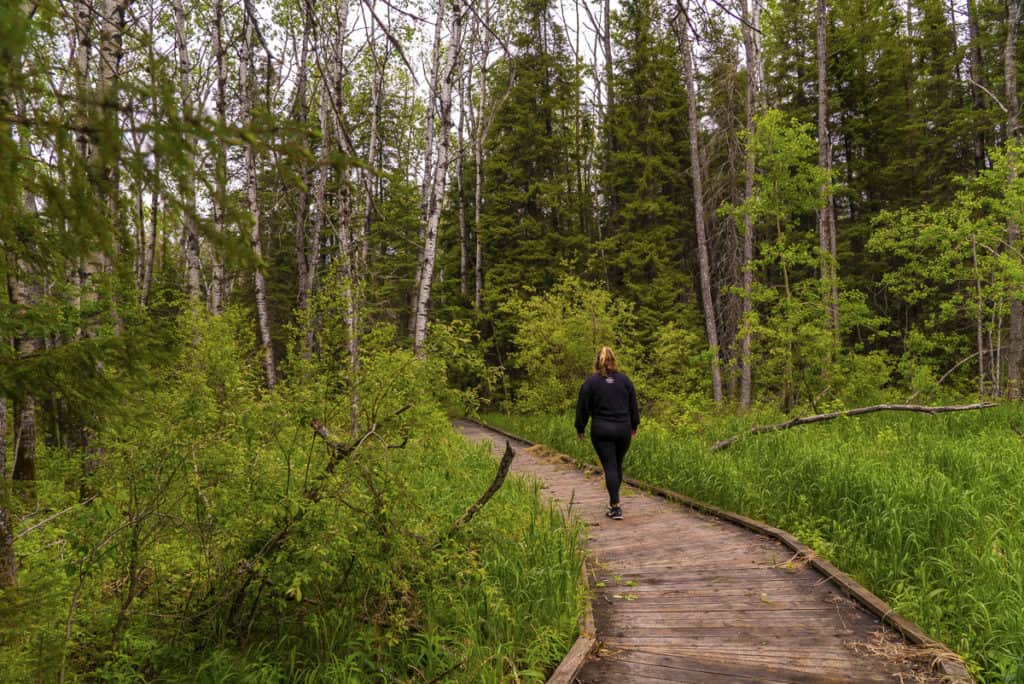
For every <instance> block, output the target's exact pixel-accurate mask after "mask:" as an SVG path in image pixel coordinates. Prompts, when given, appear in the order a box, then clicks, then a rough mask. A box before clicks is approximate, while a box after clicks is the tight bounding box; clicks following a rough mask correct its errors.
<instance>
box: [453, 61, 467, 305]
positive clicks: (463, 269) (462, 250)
mask: <svg viewBox="0 0 1024 684" xmlns="http://www.w3.org/2000/svg"><path fill="white" fill-rule="evenodd" d="M459 82H460V88H461V89H462V92H461V93H460V96H459V129H458V130H459V135H458V144H459V148H458V156H457V157H456V167H455V180H456V182H457V183H458V196H459V294H461V295H462V296H463V297H465V296H466V293H467V292H469V283H468V277H469V273H468V271H469V245H468V244H467V237H466V184H465V182H464V179H463V177H462V176H463V172H464V170H465V163H464V162H465V158H466V149H465V131H466V126H465V122H466V108H465V101H466V93H465V88H464V86H465V81H464V80H461V79H460V81H459Z"/></svg>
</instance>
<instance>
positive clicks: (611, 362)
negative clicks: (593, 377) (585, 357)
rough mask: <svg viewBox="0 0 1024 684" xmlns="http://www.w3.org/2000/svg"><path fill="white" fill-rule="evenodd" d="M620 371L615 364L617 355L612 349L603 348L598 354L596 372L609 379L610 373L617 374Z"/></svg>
mask: <svg viewBox="0 0 1024 684" xmlns="http://www.w3.org/2000/svg"><path fill="white" fill-rule="evenodd" d="M618 370H619V365H618V364H617V363H615V353H614V352H613V351H612V350H611V347H601V351H599V352H597V360H596V361H594V371H595V372H597V373H600V374H601V375H602V376H603V377H606V378H607V377H608V374H609V373H616V372H618Z"/></svg>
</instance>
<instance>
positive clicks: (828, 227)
mask: <svg viewBox="0 0 1024 684" xmlns="http://www.w3.org/2000/svg"><path fill="white" fill-rule="evenodd" d="M817 23H818V40H817V62H818V166H820V167H821V168H822V170H824V171H825V173H826V174H828V177H831V175H832V140H831V138H830V137H829V131H828V44H827V28H828V14H827V10H826V8H825V0H818V4H817ZM821 194H822V201H823V205H822V207H821V208H820V209H819V210H818V247H819V249H820V252H821V254H820V259H821V280H822V282H823V284H824V286H825V289H827V290H828V311H829V317H830V318H831V324H832V334H833V335H834V336H835V337H836V338H838V336H839V288H838V285H837V283H836V275H837V274H836V221H835V213H834V212H833V208H832V191H831V190H830V188H829V181H828V180H826V181H825V184H824V185H822V187H821Z"/></svg>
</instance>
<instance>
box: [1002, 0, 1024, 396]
mask: <svg viewBox="0 0 1024 684" xmlns="http://www.w3.org/2000/svg"><path fill="white" fill-rule="evenodd" d="M1021 3H1022V0H1009V2H1008V8H1009V13H1008V15H1007V30H1006V51H1005V53H1004V61H1003V66H1004V76H1005V79H1006V111H1007V115H1006V139H1007V143H1008V147H1009V160H1008V161H1009V167H1010V177H1009V181H1010V182H1011V183H1012V182H1014V181H1015V180H1016V179H1017V177H1018V175H1019V172H1018V170H1017V165H1018V164H1019V163H1020V160H1019V154H1020V150H1019V145H1020V141H1021V136H1020V111H1019V109H1020V98H1019V97H1018V95H1017V32H1018V27H1019V25H1020V18H1021ZM1019 244H1020V224H1019V223H1017V222H1016V221H1014V220H1013V219H1011V220H1010V221H1009V222H1008V224H1007V226H1006V249H1007V251H1008V252H1009V253H1010V254H1011V255H1016V260H1017V261H1018V263H1019V262H1020V256H1019V254H1017V252H1018V250H1019ZM1022 298H1024V292H1021V291H1020V288H1019V287H1018V288H1016V289H1015V290H1014V291H1012V292H1011V293H1010V321H1009V328H1010V329H1009V343H1008V348H1007V350H1006V392H1007V396H1008V397H1009V398H1010V399H1015V400H1017V399H1021V398H1022V388H1021V367H1020V365H1021V356H1022V352H1024V299H1022Z"/></svg>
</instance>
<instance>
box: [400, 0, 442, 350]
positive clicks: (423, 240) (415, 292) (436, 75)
mask: <svg viewBox="0 0 1024 684" xmlns="http://www.w3.org/2000/svg"><path fill="white" fill-rule="evenodd" d="M446 5H447V0H438V2H437V18H436V19H435V20H434V21H435V22H436V23H435V24H434V43H433V49H432V50H431V53H430V64H431V66H430V83H429V87H430V92H429V93H428V98H429V99H428V100H427V103H428V104H427V119H426V126H425V136H424V144H423V180H422V182H421V183H420V236H419V245H420V258H419V259H418V260H417V262H416V279H415V280H414V281H413V289H412V297H411V299H412V301H411V304H412V311H413V314H412V316H411V317H410V318H409V332H410V333H412V335H413V339H415V337H416V326H417V325H418V321H417V319H416V312H418V311H419V306H420V302H419V296H420V290H421V289H422V285H423V262H424V259H425V258H426V252H427V242H429V237H428V233H429V224H430V216H431V214H432V212H433V208H432V206H431V203H432V202H433V197H434V191H433V183H434V180H435V178H436V174H435V165H434V152H435V150H434V148H435V147H436V146H437V143H436V142H435V140H436V137H437V135H436V133H435V129H436V127H437V123H436V121H437V116H438V110H437V107H438V99H439V97H440V95H439V92H440V90H441V88H442V87H443V86H442V83H441V81H442V78H443V77H442V76H441V33H442V28H443V27H444V17H445V9H446ZM442 130H445V131H446V130H447V129H444V128H442Z"/></svg>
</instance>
